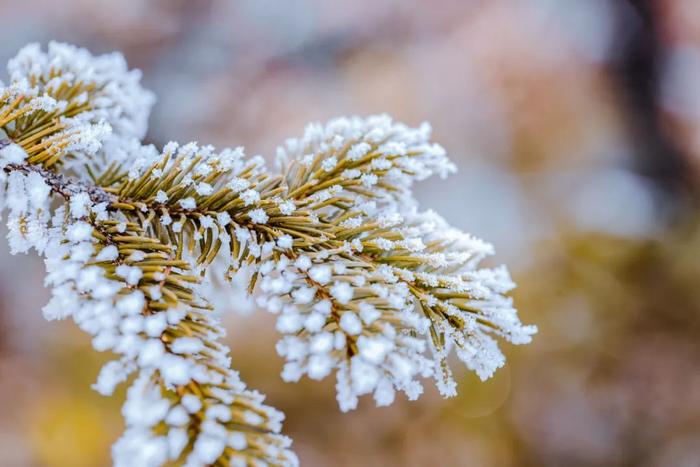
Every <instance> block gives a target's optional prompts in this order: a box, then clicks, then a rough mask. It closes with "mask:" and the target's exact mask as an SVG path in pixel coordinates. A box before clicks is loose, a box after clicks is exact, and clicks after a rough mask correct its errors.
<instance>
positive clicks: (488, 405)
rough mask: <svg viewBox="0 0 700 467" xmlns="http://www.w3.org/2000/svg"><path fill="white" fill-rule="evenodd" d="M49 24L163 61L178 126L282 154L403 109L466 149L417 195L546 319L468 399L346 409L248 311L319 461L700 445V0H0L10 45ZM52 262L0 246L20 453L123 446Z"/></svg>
mask: <svg viewBox="0 0 700 467" xmlns="http://www.w3.org/2000/svg"><path fill="white" fill-rule="evenodd" d="M50 39H58V40H62V41H68V42H72V43H76V44H80V45H83V46H87V47H89V48H90V49H92V50H93V51H95V52H105V51H111V50H121V51H123V52H124V54H125V55H126V57H127V59H128V60H129V62H130V63H131V64H132V65H133V66H136V67H139V68H141V69H142V70H143V71H144V76H145V77H144V81H145V84H146V86H147V87H149V88H150V89H152V90H154V91H155V92H156V93H157V94H158V98H159V100H158V104H157V106H156V108H155V109H154V113H153V115H152V118H151V130H150V133H149V135H148V139H149V141H151V142H154V143H157V144H163V143H165V142H167V141H169V140H171V139H175V140H178V141H181V142H186V141H189V140H198V141H200V142H208V143H213V144H216V145H217V146H220V147H221V146H230V145H240V144H243V145H245V146H246V148H247V151H248V153H250V154H255V153H261V154H264V155H266V156H268V155H270V154H273V153H274V148H275V146H276V145H277V144H278V143H279V142H281V141H282V140H283V139H284V138H285V137H287V136H291V135H297V134H299V133H300V132H301V131H302V129H303V126H304V124H305V123H306V122H308V121H312V120H325V119H327V118H329V117H332V116H336V115H345V114H360V115H367V114H371V113H377V112H388V113H390V114H392V115H394V116H395V117H396V118H398V119H401V120H404V121H406V122H408V123H411V124H418V123H420V121H422V120H424V119H425V120H429V121H430V122H432V124H433V126H434V128H435V139H436V140H437V141H439V142H441V143H442V144H443V145H444V146H445V147H446V148H447V150H448V152H449V153H450V154H451V156H452V158H453V159H454V160H455V162H456V163H457V164H458V165H459V168H460V171H459V174H458V175H455V176H452V177H451V178H450V179H448V180H447V181H439V180H437V181H436V180H433V181H428V182H425V183H424V184H423V185H421V186H419V188H418V196H419V198H420V199H421V201H422V202H423V203H425V205H427V206H433V207H436V208H438V209H439V211H440V212H441V213H443V214H444V215H445V216H446V217H447V219H448V220H449V221H450V222H452V223H453V224H454V225H456V226H459V227H461V228H464V229H465V230H467V231H469V232H472V233H474V234H476V235H479V236H481V237H483V238H486V239H488V240H490V241H492V242H493V243H494V244H495V246H496V250H497V252H498V255H497V257H496V259H495V261H497V262H499V263H500V262H504V263H506V264H508V265H509V266H510V268H511V271H512V273H513V276H514V278H515V279H516V281H517V282H518V284H519V288H518V289H517V291H516V292H515V294H514V295H515V299H516V302H517V304H518V307H519V309H520V313H521V317H522V319H523V321H525V322H527V323H535V324H537V325H538V326H539V327H540V333H539V335H538V336H537V337H536V339H535V341H534V343H533V344H532V345H530V346H525V347H518V348H514V347H507V349H506V350H507V354H508V355H509V360H508V365H507V366H506V367H505V368H503V369H501V370H500V371H499V372H498V373H497V375H496V376H495V377H494V378H493V379H492V380H490V381H488V382H487V383H480V382H479V381H478V380H477V378H476V377H475V376H474V375H472V374H469V373H467V372H462V373H460V374H458V378H459V393H460V395H459V396H458V397H456V398H454V399H450V400H442V399H441V398H440V397H439V396H438V395H437V393H436V391H435V390H434V389H433V388H432V387H427V389H426V394H425V395H424V397H422V398H421V399H420V400H419V401H418V402H414V403H408V402H406V401H405V400H399V401H398V402H397V403H395V404H394V405H393V406H392V407H390V408H381V409H378V408H375V407H373V405H372V402H371V401H369V400H368V401H363V403H362V404H361V406H360V408H359V409H358V410H357V411H355V412H353V413H351V414H346V415H343V414H340V412H339V411H338V409H337V407H336V403H335V400H334V390H333V387H332V385H333V382H332V381H327V382H325V383H315V382H311V383H310V382H303V383H300V384H296V385H288V384H284V383H282V382H281V380H280V378H279V377H278V373H279V371H280V370H281V366H282V363H281V359H280V358H278V357H277V356H276V355H275V353H274V342H275V340H276V338H277V336H276V335H275V331H274V328H273V323H272V319H271V317H270V316H266V315H265V314H264V313H262V312H260V313H253V314H251V315H248V316H243V317H241V316H240V315H237V314H235V313H229V312H227V313H228V314H227V317H226V323H227V325H228V329H229V334H230V336H229V339H228V340H229V343H230V345H231V346H232V348H233V359H234V365H235V366H236V367H237V368H238V369H239V370H240V371H241V373H242V376H243V378H244V379H245V380H246V381H247V382H248V383H249V385H250V386H252V387H254V388H257V389H260V390H261V391H263V392H264V393H266V394H268V401H269V402H270V403H271V404H272V405H274V406H276V407H278V408H280V409H282V410H283V411H284V412H285V413H286V414H287V422H286V425H285V428H286V433H288V434H289V435H291V436H292V437H293V438H294V439H295V448H296V451H297V452H298V453H299V455H300V457H301V460H302V463H303V465H306V466H331V465H333V466H426V465H430V466H509V465H524V466H530V465H531V466H564V465H565V466H598V465H605V466H609V465H626V466H632V465H634V466H664V467H666V466H688V467H691V466H698V465H700V366H699V362H698V360H699V357H700V293H699V292H700V290H699V286H700V216H698V213H699V211H698V195H699V194H700V4H699V3H698V1H697V0H635V1H632V0H630V1H626V0H523V1H520V0H510V1H509V0H481V1H477V0H472V1H462V0H431V1H422V0H345V1H338V0H334V1H322V0H285V1H282V0H279V1H273V0H242V1H225V0H204V1H199V0H197V1H190V0H167V1H166V0H156V1H146V0H130V1H125V0H120V1H107V0H105V1H96V0H64V1H60V2H57V1H53V0H22V1H14V0H12V1H10V0H2V1H0V61H2V62H4V61H5V60H6V59H8V58H9V57H11V56H12V55H13V54H14V53H15V51H16V50H17V49H18V48H19V47H21V46H22V45H24V44H25V43H27V42H29V41H41V42H47V41H48V40H50ZM42 279H43V265H42V264H41V262H40V261H39V260H38V259H37V258H35V257H33V256H29V257H23V256H21V257H11V256H9V255H8V253H7V248H6V246H5V244H4V243H3V242H0V465H2V466H3V467H14V466H68V467H80V466H101V465H109V462H110V461H109V446H110V444H111V442H112V441H113V440H114V439H116V438H117V436H118V434H119V433H120V431H121V429H122V425H121V423H122V422H121V417H120V414H119V407H120V404H121V398H122V397H123V393H120V394H119V397H116V398H102V397H101V396H99V395H97V394H96V393H93V392H92V391H91V390H90V389H89V385H90V384H91V383H92V382H93V381H94V379H95V377H96V375H97V371H98V368H99V366H100V364H101V363H102V362H103V361H105V360H107V359H108V358H109V356H108V355H98V354H96V353H95V352H93V350H92V349H91V347H90V342H89V339H88V338H87V337H86V336H85V335H83V334H81V333H80V332H79V331H78V330H77V329H76V328H75V326H74V325H73V324H72V323H70V322H65V323H46V322H44V321H43V319H42V318H41V313H40V309H41V306H42V305H43V304H44V303H45V301H46V299H47V295H48V294H47V291H46V290H45V289H44V288H43V285H42Z"/></svg>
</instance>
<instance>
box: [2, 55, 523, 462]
mask: <svg viewBox="0 0 700 467" xmlns="http://www.w3.org/2000/svg"><path fill="white" fill-rule="evenodd" d="M8 69H9V75H10V82H9V84H8V85H7V86H4V87H1V88H0V129H1V130H2V132H0V202H1V206H3V208H4V210H6V211H7V218H6V221H7V225H8V230H9V233H8V241H9V244H10V249H11V251H12V252H13V253H18V252H27V251H29V250H30V249H35V250H36V251H37V252H38V253H40V254H43V255H44V257H45V262H46V268H47V277H46V284H47V286H49V287H51V290H52V296H51V300H50V302H49V303H48V304H47V305H46V306H45V307H44V310H43V313H44V316H45V317H46V318H47V319H50V320H52V319H63V318H67V317H71V318H72V319H73V320H74V321H75V322H76V323H77V325H78V326H79V327H80V328H81V329H83V330H84V331H85V332H87V333H88V334H90V335H91V336H92V343H93V346H94V347H95V349H97V350H99V351H110V352H112V353H113V354H114V355H115V356H116V359H115V360H113V361H111V362H109V363H108V364H106V365H105V366H104V367H103V369H102V371H101V372H100V374H99V376H98V377H97V379H96V382H95V383H94V385H93V388H94V389H95V390H96V391H98V392H100V393H101V394H105V395H109V394H111V393H112V392H113V391H114V388H115V387H116V386H117V385H118V384H121V383H125V382H127V383H128V382H129V381H130V387H129V390H128V392H127V400H126V402H125V404H124V407H123V410H122V412H123V415H124V418H125V421H126V430H125V432H124V434H123V436H122V437H121V438H120V439H119V440H118V441H117V442H116V443H115V444H114V447H113V460H114V463H115V465H124V466H127V465H128V466H156V465H163V464H171V463H175V464H182V465H189V466H197V465H210V464H216V465H280V466H282V465H284V466H287V465H296V464H297V463H298V460H297V458H296V456H295V455H294V453H293V452H292V451H291V450H290V445H291V441H290V440H289V439H288V438H286V437H284V436H283V435H281V434H280V430H281V422H282V419H283V415H282V414H281V413H280V412H278V411H276V410H275V409H272V408H270V407H268V406H266V405H265V404H264V403H263V399H264V398H263V396H262V395H260V394H259V393H257V392H255V391H251V390H249V389H247V388H246V386H245V384H244V383H243V382H242V381H241V380H240V378H239V376H238V374H237V373H236V372H235V370H233V369H232V368H231V361H230V357H229V356H228V348H227V347H226V346H225V345H224V344H223V343H222V342H221V340H222V337H223V335H224V329H223V328H222V326H221V324H220V323H219V321H218V320H217V318H216V315H215V314H214V313H213V306H212V305H211V303H219V302H220V301H221V296H222V289H225V290H229V291H232V290H234V289H236V290H238V289H240V288H241V287H240V286H241V283H242V285H243V288H245V289H247V290H248V292H249V293H252V292H253V291H254V290H256V291H257V292H258V303H259V304H260V305H261V306H263V307H264V308H266V309H267V310H269V311H270V312H272V313H275V314H277V315H278V317H277V324H276V327H277V330H278V331H279V332H280V333H282V334H283V337H282V339H281V340H280V341H279V342H278V344H277V350H278V353H279V354H280V355H281V356H282V357H283V358H284V359H285V361H286V362H285V365H284V369H283V372H282V378H283V379H284V380H285V381H297V380H299V379H300V378H301V377H302V376H304V375H307V376H308V377H310V378H312V379H322V378H325V377H327V376H329V375H331V374H332V373H335V376H336V379H337V384H336V390H337V399H338V403H339V406H340V408H341V409H342V410H344V411H345V410H350V409H353V408H354V407H356V406H357V403H358V398H359V397H360V396H362V395H366V394H371V395H372V396H373V398H374V400H375V402H376V403H377V405H388V404H391V403H392V402H393V400H394V398H395V393H396V391H401V392H404V393H405V394H406V395H407V397H408V398H409V399H415V398H417V397H419V396H420V394H421V393H422V391H423V388H422V380H424V379H425V378H432V379H434V380H435V381H436V384H437V386H438V388H439V389H440V391H441V392H442V393H443V395H445V396H451V395H453V394H454V393H455V391H456V385H455V382H454V380H453V379H452V376H451V370H450V367H449V366H448V364H447V358H448V355H449V354H450V352H452V351H454V353H455V354H456V355H457V357H458V358H459V359H460V360H461V361H462V362H464V364H465V365H466V367H467V368H469V369H471V370H473V371H474V372H476V374H477V375H478V376H479V377H480V378H482V379H486V378H488V377H490V376H491V375H492V374H493V372H494V371H495V370H496V369H497V368H498V367H500V366H502V365H503V364H504V362H505V358H504V357H503V354H502V353H501V351H500V350H499V347H498V339H503V340H506V341H510V342H512V343H514V344H523V343H527V342H529V341H530V339H531V337H532V335H533V334H534V333H535V332H536V329H535V327H533V326H525V325H523V324H521V323H520V321H519V319H518V315H517V312H516V311H515V309H514V308H513V305H512V301H511V299H510V298H508V297H507V296H506V295H505V294H506V293H507V292H508V291H509V290H510V289H512V287H513V286H514V284H513V282H512V281H511V280H510V278H509V276H508V272H507V270H506V269H505V268H504V267H498V268H481V267H480V266H479V263H480V262H481V260H482V259H483V258H484V257H486V256H487V255H491V254H493V249H492V247H491V246H490V245H489V244H487V243H485V242H483V241H481V240H478V239H475V238H473V237H471V236H469V235H467V234H464V233H462V232H460V231H458V230H456V229H453V228H451V227H450V226H449V225H447V223H446V222H445V221H444V220H443V219H442V218H441V217H439V216H438V215H437V214H435V213H433V212H431V211H420V210H419V209H418V206H417V203H416V201H415V199H413V197H412V196H411V187H412V185H413V183H414V182H415V181H418V180H422V179H423V178H425V177H428V176H430V175H433V174H437V175H439V176H445V175H447V174H449V173H451V172H453V171H454V170H455V167H454V165H453V164H452V163H451V162H450V161H449V159H448V158H447V156H446V154H445V151H444V150H443V149H442V148H441V147H440V146H439V145H437V144H435V143H432V142H431V141H430V132H431V130H430V126H429V125H427V124H423V125H421V126H419V127H418V128H410V127H408V126H406V125H404V124H401V123H397V122H394V121H393V120H392V119H391V118H389V117H388V116H385V115H380V116H375V117H369V118H364V119H363V118H359V117H353V118H339V119H335V120H332V121H330V122H328V123H327V124H325V125H322V124H318V123H314V124H310V125H309V126H308V127H307V128H306V130H305V132H304V135H303V136H302V137H301V138H299V139H289V140H287V141H286V142H285V144H284V145H283V146H281V147H279V148H278V150H277V161H278V165H279V173H275V171H273V170H270V169H268V168H267V167H266V166H265V163H264V160H263V158H262V157H260V156H255V157H247V156H246V155H245V153H244V151H243V148H241V147H238V148H235V149H224V150H223V151H216V150H215V149H214V148H213V147H211V146H202V145H199V144H197V143H188V144H184V145H179V144H177V143H168V144H167V145H166V146H165V147H164V148H163V149H162V150H158V149H157V148H155V147H154V146H150V145H143V144H142V143H141V142H140V139H141V138H142V137H143V136H144V134H145V132H146V120H147V118H148V113H149V111H150V107H151V105H152V104H153V102H154V98H153V96H152V94H151V93H150V92H148V91H145V90H144V89H142V88H141V86H140V84H139V80H140V74H139V72H138V71H130V70H128V68H127V67H126V64H125V62H124V60H123V58H122V57H121V55H118V54H111V55H106V56H99V57H95V56H92V55H91V54H90V53H89V52H88V51H86V50H84V49H80V48H76V47H74V46H70V45H66V44H58V43H51V44H50V45H49V48H48V51H47V52H44V51H42V50H41V48H40V47H39V46H38V45H30V46H27V47H25V48H24V49H22V51H20V53H19V54H18V55H17V57H15V58H14V59H12V60H11V61H10V63H9V66H8ZM234 283H235V284H236V286H235V287H234V285H233V284H234ZM222 284H223V285H222ZM226 284H229V285H226ZM215 289H216V290H215Z"/></svg>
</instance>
